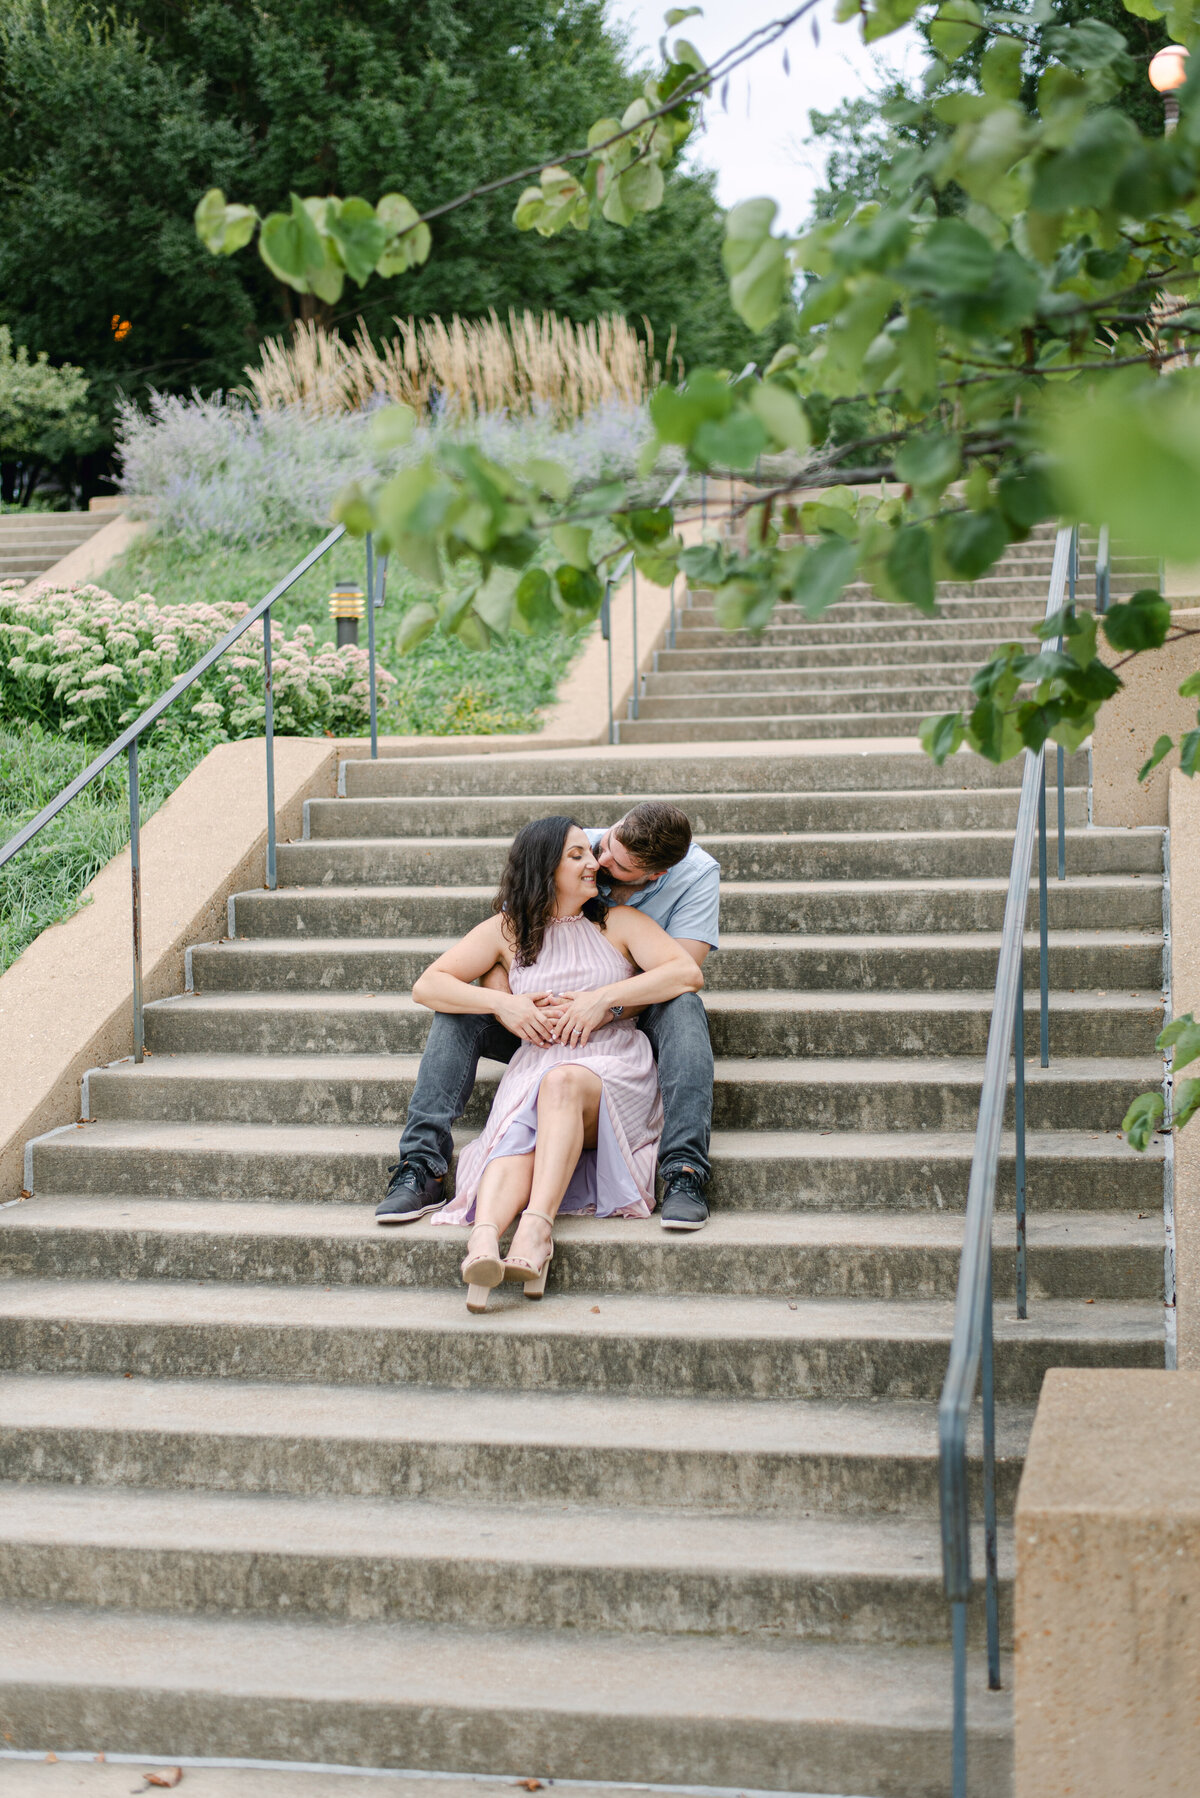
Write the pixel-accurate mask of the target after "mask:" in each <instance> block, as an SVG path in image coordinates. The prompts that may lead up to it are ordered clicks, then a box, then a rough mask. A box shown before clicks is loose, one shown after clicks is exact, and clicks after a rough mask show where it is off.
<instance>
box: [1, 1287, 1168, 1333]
mask: <svg viewBox="0 0 1200 1798" xmlns="http://www.w3.org/2000/svg"><path fill="white" fill-rule="evenodd" d="M513 1292H514V1293H516V1292H517V1289H516V1288H513ZM502 1296H503V1298H504V1299H508V1298H509V1296H510V1295H509V1294H508V1293H503V1294H502ZM517 1296H518V1298H519V1294H518V1295H517ZM592 1296H593V1295H592V1294H590V1293H571V1292H560V1293H556V1294H555V1298H554V1303H553V1304H552V1305H530V1304H528V1303H519V1302H517V1301H516V1300H515V1299H514V1300H513V1301H512V1302H510V1303H508V1304H500V1305H497V1307H496V1308H495V1309H494V1310H492V1311H489V1312H488V1313H487V1315H485V1316H482V1317H475V1316H472V1315H471V1314H470V1313H469V1312H468V1311H467V1310H466V1308H465V1306H463V1307H462V1308H461V1309H460V1308H459V1307H458V1306H457V1305H456V1304H455V1303H453V1302H452V1301H449V1300H448V1296H447V1294H446V1293H444V1292H440V1291H425V1290H421V1289H417V1290H409V1289H404V1288H395V1287H386V1288H380V1287H365V1286H347V1287H332V1288H324V1287H313V1286H269V1285H253V1286H252V1285H247V1284H242V1283H230V1284H226V1283H222V1282H218V1281H203V1282H199V1281H188V1280H175V1281H163V1280H138V1281H133V1282H130V1281H116V1280H94V1281H92V1280H53V1281H50V1280H37V1279H10V1280H5V1281H3V1282H0V1324H3V1323H5V1322H7V1323H9V1324H10V1325H11V1324H14V1323H16V1322H18V1321H21V1320H31V1321H33V1320H37V1321H45V1320H49V1321H52V1322H54V1323H56V1324H66V1323H85V1324H101V1325H105V1324H107V1325H113V1324H116V1325H122V1326H130V1325H132V1326H141V1325H150V1326H155V1325H158V1326H165V1327H170V1328H186V1329H190V1330H196V1329H200V1330H203V1329H204V1328H206V1327H209V1328H211V1327H215V1326H219V1325H232V1326H234V1327H241V1328H247V1327H248V1328H267V1327H271V1328H282V1329H295V1328H304V1329H321V1330H339V1331H345V1332H353V1331H360V1330H367V1331H372V1332H376V1333H386V1332H393V1331H396V1330H406V1331H419V1332H421V1333H422V1334H425V1335H447V1334H449V1335H452V1336H459V1335H472V1336H474V1335H479V1334H483V1335H484V1336H491V1337H496V1336H501V1335H503V1336H517V1337H519V1338H523V1339H527V1340H528V1339H531V1338H532V1339H535V1340H538V1341H554V1340H556V1339H560V1338H563V1337H568V1338H572V1339H574V1340H577V1341H578V1340H591V1341H595V1342H602V1341H605V1340H606V1339H611V1338H614V1337H617V1338H620V1339H622V1340H624V1341H626V1342H628V1341H630V1340H632V1339H638V1340H641V1341H645V1342H655V1341H670V1340H673V1339H677V1338H678V1337H680V1336H684V1337H688V1338H698V1339H701V1340H704V1341H706V1342H713V1343H718V1342H721V1341H726V1340H729V1341H737V1342H741V1343H745V1342H747V1341H761V1342H783V1343H786V1342H794V1343H804V1342H813V1341H821V1340H837V1341H872V1342H878V1341H910V1342H936V1343H943V1342H944V1343H946V1344H948V1343H949V1340H950V1335H951V1331H952V1329H953V1324H954V1304H953V1301H952V1300H949V1299H946V1300H942V1299H923V1298H922V1299H915V1298H914V1299H878V1298H870V1299H833V1298H797V1299H785V1298H783V1297H779V1298H759V1297H746V1296H743V1295H740V1294H736V1295H730V1294H723V1293H722V1294H715V1295H704V1296H702V1297H693V1296H692V1295H690V1294H676V1293H654V1294H648V1295H647V1294H641V1293H613V1294H608V1293H606V1294H604V1295H603V1302H602V1304H601V1305H599V1306H598V1307H597V1306H594V1305H593V1304H592V1303H591V1302H590V1301H591V1298H592ZM1162 1330H1163V1320H1162V1304H1161V1302H1157V1301H1154V1300H1149V1299H1146V1300H1143V1299H1096V1300H1094V1301H1088V1300H1078V1299H1042V1300H1039V1301H1038V1302H1037V1303H1036V1304H1035V1305H1033V1306H1032V1307H1031V1309H1030V1316H1029V1319H1028V1320H1027V1321H1024V1322H1019V1321H1018V1320H1017V1318H1016V1315H1015V1312H1011V1311H1010V1310H1009V1307H1008V1305H1007V1304H1006V1303H1005V1302H1000V1303H999V1304H998V1305H997V1312H996V1338H997V1341H998V1342H999V1343H1000V1344H1001V1345H1003V1344H1004V1343H1005V1342H1017V1343H1021V1342H1029V1341H1034V1340H1042V1341H1047V1342H1060V1343H1063V1344H1068V1343H1084V1342H1096V1341H1105V1342H1108V1343H1114V1344H1115V1343H1120V1342H1124V1343H1128V1344H1130V1345H1132V1344H1134V1343H1148V1342H1154V1341H1157V1340H1159V1339H1160V1338H1161V1336H1162Z"/></svg>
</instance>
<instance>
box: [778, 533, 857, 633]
mask: <svg viewBox="0 0 1200 1798" xmlns="http://www.w3.org/2000/svg"><path fill="white" fill-rule="evenodd" d="M857 561H858V545H857V544H856V543H849V542H847V541H846V540H845V539H844V538H841V537H828V538H826V540H825V542H824V543H818V544H817V545H816V546H815V547H814V548H813V549H810V550H807V551H806V552H805V555H804V558H803V560H802V561H801V562H800V564H799V568H798V571H797V573H796V575H795V576H794V577H793V580H792V583H791V587H792V598H793V599H794V600H795V601H796V604H797V605H798V606H801V607H802V608H803V610H804V612H805V614H806V616H807V617H809V618H819V617H820V616H821V614H822V613H823V612H827V611H828V610H829V607H830V606H831V605H833V603H834V602H835V600H838V599H840V598H841V596H842V589H843V588H844V587H845V585H846V583H847V581H849V580H850V579H851V577H852V576H853V574H854V568H855V564H856V562H857Z"/></svg>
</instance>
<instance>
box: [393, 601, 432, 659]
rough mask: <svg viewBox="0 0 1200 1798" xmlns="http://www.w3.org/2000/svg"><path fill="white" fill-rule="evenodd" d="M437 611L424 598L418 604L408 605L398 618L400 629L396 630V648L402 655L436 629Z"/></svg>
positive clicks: (422, 641)
mask: <svg viewBox="0 0 1200 1798" xmlns="http://www.w3.org/2000/svg"><path fill="white" fill-rule="evenodd" d="M437 621H438V611H437V607H436V606H431V605H429V604H427V603H426V602H425V601H424V600H422V601H421V603H420V604H419V605H415V606H410V607H409V608H408V610H407V612H405V614H404V616H403V618H402V619H401V620H400V629H399V630H398V631H397V632H396V648H397V649H398V650H399V651H400V654H401V655H402V656H406V655H408V653H409V651H410V650H413V649H415V648H416V647H417V644H418V643H424V641H425V639H426V637H427V636H428V635H429V634H430V632H431V631H433V630H436V628H437Z"/></svg>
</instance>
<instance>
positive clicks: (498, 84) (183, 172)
mask: <svg viewBox="0 0 1200 1798" xmlns="http://www.w3.org/2000/svg"><path fill="white" fill-rule="evenodd" d="M603 10H604V9H603V5H602V4H601V0H567V3H566V4H559V3H558V0H494V3H493V4H490V5H488V6H486V7H483V6H478V5H475V4H471V0H417V3H415V4H413V5H405V6H400V5H398V4H397V3H396V0H342V3H341V4H339V5H338V6H336V7H333V6H329V5H328V4H327V0H287V4H283V3H281V0H261V3H260V4H257V5H255V6H253V7H249V6H246V7H240V6H229V5H227V4H225V3H224V0H221V3H217V0H171V3H170V4H166V3H165V0H144V3H142V4H136V3H134V4H126V3H119V4H116V5H114V6H111V7H110V6H109V5H107V4H106V3H102V0H8V3H7V4H6V5H5V6H4V7H3V8H0V177H2V178H0V319H2V320H4V321H6V322H7V323H8V324H9V325H10V327H11V328H12V329H13V330H14V332H15V333H16V335H17V337H18V338H19V339H22V340H25V341H28V342H30V343H37V344H39V345H41V346H43V347H44V348H45V349H46V350H47V351H48V352H49V355H50V357H51V360H59V359H62V358H64V357H67V356H69V357H70V358H71V359H72V360H73V361H76V362H79V363H81V364H82V365H83V366H84V368H85V369H86V371H87V373H88V376H89V378H90V379H91V381H92V384H93V390H94V393H95V395H96V400H97V404H98V406H99V408H100V411H101V415H102V416H103V417H104V418H105V419H107V418H108V417H109V416H110V414H111V411H112V407H113V404H114V401H115V399H116V397H117V395H118V394H122V393H123V394H126V395H131V396H136V395H137V394H138V393H139V392H144V391H145V390H146V389H147V388H148V387H150V386H153V387H157V388H160V389H165V390H174V391H184V392H186V391H189V390H190V389H191V388H192V387H193V386H198V387H200V388H201V389H202V390H206V391H208V390H212V389H213V388H218V387H222V386H230V385H233V384H235V383H236V382H237V381H239V380H240V379H241V374H242V369H243V368H244V366H245V364H246V363H247V362H248V361H250V360H252V359H253V356H254V353H255V350H256V347H257V345H258V343H259V341H260V340H261V338H262V337H263V336H265V335H271V334H275V333H277V332H278V331H279V330H280V329H281V327H283V325H284V324H285V323H286V320H287V318H288V317H289V316H294V315H295V314H299V313H308V314H310V315H312V314H316V315H318V316H320V317H321V318H323V319H324V320H325V321H326V322H329V321H332V320H334V319H343V320H345V321H346V322H348V323H349V322H352V321H353V319H354V317H355V315H356V314H357V312H358V311H359V310H360V308H361V309H362V310H363V311H364V312H365V314H366V316H367V319H368V322H369V323H370V324H371V325H372V326H373V327H376V328H381V329H387V328H389V327H390V320H391V316H392V314H393V313H395V312H399V313H401V314H404V315H407V314H409V313H418V314H420V313H426V312H431V311H443V312H446V313H451V312H455V311H457V312H461V313H464V314H468V315H477V314H480V313H484V312H486V311H487V309H488V308H489V307H491V306H495V307H496V309H497V310H498V311H499V312H500V313H501V315H503V314H504V312H505V311H506V310H507V309H508V307H509V305H510V304H516V305H518V306H524V305H526V304H528V305H531V306H533V307H535V308H537V307H539V306H542V305H545V306H550V307H554V308H556V309H557V310H559V311H561V312H564V313H566V314H567V315H569V316H571V317H573V318H576V319H586V318H590V317H594V316H596V315H597V314H598V313H600V312H602V311H604V310H606V309H608V308H612V307H616V308H617V309H619V310H622V311H624V312H627V313H629V314H630V315H632V316H634V317H637V316H639V315H640V314H642V313H645V314H646V315H647V316H648V317H649V319H650V321H651V323H652V325H653V328H654V331H655V335H656V338H657V339H658V341H659V342H660V343H663V344H665V342H666V339H667V336H668V334H669V332H670V330H671V327H672V325H673V324H678V326H679V327H680V329H679V348H680V353H681V354H682V355H683V356H684V358H685V360H687V361H704V360H713V361H717V362H728V363H730V364H731V365H735V366H738V367H740V366H741V365H742V363H743V362H744V361H745V360H746V359H747V356H748V355H749V354H750V353H751V349H752V344H753V339H752V335H751V333H750V332H749V331H748V330H747V329H746V327H745V325H744V324H743V323H742V322H741V320H739V319H738V317H737V315H736V313H735V312H734V310H733V308H732V307H731V305H730V304H729V300H728V295H727V292H726V289H725V285H724V282H723V280H722V278H721V273H720V269H719V266H718V262H717V256H718V252H719V245H720V239H721V232H722V221H721V215H720V212H719V209H718V208H717V206H716V203H715V200H714V198H713V195H712V186H711V182H710V181H709V180H708V179H707V178H705V177H698V176H694V175H691V174H688V173H682V172H676V173H675V174H673V176H672V179H671V190H672V191H671V200H672V204H671V207H670V209H669V210H668V211H667V212H665V213H663V214H662V216H661V217H660V218H659V219H658V220H657V221H654V223H653V224H651V222H650V221H648V220H645V219H639V220H638V221H637V222H636V224H635V227H634V229H633V230H632V231H630V232H628V233H625V232H622V231H620V230H619V229H618V228H617V227H616V226H612V225H607V226H605V227H604V229H603V230H602V231H600V232H597V233H595V234H592V235H590V236H589V237H587V238H584V237H580V236H577V235H576V234H574V233H572V234H571V235H570V236H568V237H565V238H562V239H559V240H557V241H555V242H554V243H551V244H543V243H540V242H534V241H533V240H531V239H528V238H523V237H519V236H513V235H512V234H511V232H510V231H509V227H508V210H509V207H508V203H507V200H506V199H505V197H504V196H500V197H498V198H496V199H493V200H486V199H485V200H483V201H481V202H480V204H479V205H478V206H477V207H474V208H472V209H470V211H462V212H458V213H456V214H454V215H453V216H450V217H448V218H447V219H446V220H445V221H443V222H441V223H439V224H437V225H436V226H435V236H436V241H437V255H436V257H434V258H433V259H432V260H430V261H429V262H428V263H427V264H425V265H420V266H414V267H410V268H408V269H405V270H401V271H397V272H396V273H394V274H393V275H391V276H388V277H386V278H383V279H379V280H377V281H376V282H375V284H374V286H373V288H372V291H371V293H370V294H369V295H364V296H362V298H361V299H360V297H359V295H358V294H357V292H356V291H354V290H353V288H352V289H351V290H350V291H348V292H346V293H345V294H344V295H343V296H342V297H341V299H340V300H339V302H338V303H337V304H327V303H326V302H324V301H322V299H321V298H320V296H319V295H316V294H314V293H305V294H299V293H297V292H296V291H295V290H294V289H292V288H289V287H288V286H287V285H286V284H285V283H283V282H280V281H279V280H278V279H277V278H276V277H275V276H274V275H273V274H272V273H271V272H270V271H269V270H268V269H267V268H266V267H265V266H264V265H263V263H262V262H261V261H260V260H259V259H258V258H254V259H253V260H251V259H249V258H245V259H242V260H241V261H238V262H228V261H224V260H222V261H214V260H213V259H212V258H211V257H210V256H208V255H207V254H206V253H205V251H204V249H203V246H202V245H201V244H200V243H199V242H198V241H197V239H196V236H195V232H194V230H193V227H192V212H193V209H194V206H195V202H196V197H197V195H198V194H199V193H201V192H203V190H204V189H205V188H206V187H209V186H212V185H214V184H216V185H220V186H223V187H225V188H227V189H229V190H231V191H232V190H234V189H236V190H237V191H238V192H239V194H241V195H242V196H244V197H245V199H247V200H248V201H249V202H251V203H252V204H255V205H257V206H260V207H262V208H264V209H266V208H268V207H269V206H270V205H273V204H274V202H275V199H276V197H277V196H278V195H279V193H280V192H283V193H285V194H286V193H287V191H288V190H289V189H292V188H294V189H295V190H296V191H297V192H299V193H300V194H301V195H302V196H304V195H319V194H324V193H328V192H334V191H343V192H344V191H357V192H366V193H371V194H373V195H376V196H378V195H379V194H382V193H384V192H387V191H388V190H389V189H392V188H399V189H402V190H403V191H404V192H406V193H408V194H409V195H410V196H411V197H412V199H413V200H414V201H415V203H416V204H418V205H420V206H426V205H432V204H434V203H435V202H436V200H437V199H438V198H439V197H440V196H443V195H444V194H446V193H447V192H453V191H457V190H458V189H459V188H463V187H471V186H473V185H476V184H478V183H479V182H481V181H483V180H486V179H487V178H489V177H491V176H493V175H495V174H497V173H503V172H504V171H505V170H506V169H507V168H509V167H511V166H513V165H514V164H519V163H521V162H522V161H528V160H536V159H537V158H538V157H539V156H540V155H542V154H544V152H545V150H546V149H547V148H553V146H554V145H555V144H556V143H557V142H558V141H560V140H561V139H563V138H570V137H573V136H575V135H577V134H578V133H580V132H583V133H586V130H587V127H588V124H589V123H590V122H591V120H592V119H593V118H594V117H595V116H596V114H597V113H598V112H600V111H602V110H604V109H606V108H611V107H614V106H615V107H616V108H617V110H622V109H623V108H624V106H625V105H626V104H627V103H628V101H629V99H630V98H631V97H632V96H633V94H634V92H635V91H636V86H637V83H636V80H635V78H634V76H633V75H632V74H631V73H630V72H629V70H628V68H627V67H626V62H625V55H624V48H623V45H622V42H621V40H620V38H619V37H618V36H616V35H614V34H613V33H612V32H611V31H610V30H608V28H607V27H606V26H605V23H604V17H603ZM65 119H69V120H70V121H71V129H70V130H64V129H63V121H64V120H65ZM501 236H504V237H506V238H507V242H506V244H505V250H504V254H503V255H497V253H496V244H497V241H498V240H499V239H500V238H501ZM114 318H115V319H119V320H120V321H122V322H123V323H124V324H125V325H126V326H127V327H128V328H127V329H126V330H125V331H124V334H123V335H121V336H119V337H118V336H117V335H114V328H113V320H114Z"/></svg>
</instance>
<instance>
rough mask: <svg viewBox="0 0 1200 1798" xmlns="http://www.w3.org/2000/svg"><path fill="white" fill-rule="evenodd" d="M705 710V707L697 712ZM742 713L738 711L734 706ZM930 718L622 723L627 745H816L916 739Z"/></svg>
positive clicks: (854, 715) (621, 737)
mask: <svg viewBox="0 0 1200 1798" xmlns="http://www.w3.org/2000/svg"><path fill="white" fill-rule="evenodd" d="M696 709H697V710H699V707H697V708H696ZM731 709H733V710H734V711H735V712H736V707H734V708H731ZM927 716H928V713H927V712H926V711H924V710H922V711H917V712H887V711H877V712H847V713H841V714H838V713H830V714H828V715H827V716H825V717H824V718H797V717H795V716H794V715H790V716H785V717H781V718H780V717H775V718H772V717H753V718H739V717H736V716H735V717H720V716H714V717H711V718H662V719H643V720H641V721H640V722H639V721H636V720H626V719H621V721H620V722H619V723H618V725H617V740H618V742H621V743H635V744H636V743H745V742H762V741H763V740H764V739H766V740H768V741H771V742H814V741H818V742H819V741H822V740H828V739H829V738H843V739H844V738H853V737H861V736H864V735H868V736H871V737H913V736H915V735H916V734H917V732H918V731H919V730H920V728H921V724H922V722H923V721H924V719H925V718H926V717H927Z"/></svg>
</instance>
